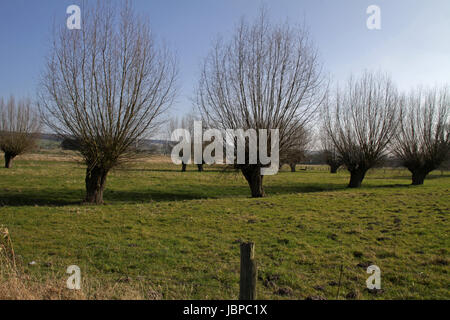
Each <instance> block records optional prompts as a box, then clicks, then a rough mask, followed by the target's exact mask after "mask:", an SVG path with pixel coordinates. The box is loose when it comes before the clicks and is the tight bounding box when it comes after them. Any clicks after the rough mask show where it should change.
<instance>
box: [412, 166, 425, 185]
mask: <svg viewBox="0 0 450 320" xmlns="http://www.w3.org/2000/svg"><path fill="white" fill-rule="evenodd" d="M410 171H411V173H412V185H413V186H420V185H422V184H423V181H424V180H425V177H426V176H427V175H428V172H426V171H425V170H420V169H418V170H410Z"/></svg>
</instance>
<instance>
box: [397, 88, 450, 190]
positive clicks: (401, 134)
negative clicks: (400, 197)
mask: <svg viewBox="0 0 450 320" xmlns="http://www.w3.org/2000/svg"><path fill="white" fill-rule="evenodd" d="M402 101H403V103H404V105H403V108H402V113H401V117H400V128H399V131H398V134H397V135H396V138H395V139H394V143H393V148H392V151H393V153H394V154H395V155H396V156H397V158H398V159H399V160H400V161H401V162H402V164H403V165H404V166H405V167H406V168H407V169H408V170H409V171H411V173H412V184H413V185H422V184H423V181H424V180H425V178H426V176H427V175H428V174H429V173H430V172H431V171H433V170H435V169H438V168H439V167H440V166H441V165H442V163H444V161H445V160H446V159H448V155H449V150H450V148H449V147H450V124H449V110H450V93H449V91H448V89H447V88H444V89H441V90H440V91H439V90H437V89H432V90H427V91H423V90H420V89H419V90H417V91H415V92H414V91H413V92H411V93H410V94H409V95H408V96H407V97H405V98H404V99H403V100H402Z"/></svg>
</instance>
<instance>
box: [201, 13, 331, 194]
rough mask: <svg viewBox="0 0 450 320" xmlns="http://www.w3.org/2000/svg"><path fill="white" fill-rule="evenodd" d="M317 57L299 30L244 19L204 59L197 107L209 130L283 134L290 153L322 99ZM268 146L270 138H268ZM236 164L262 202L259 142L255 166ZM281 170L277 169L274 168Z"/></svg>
mask: <svg viewBox="0 0 450 320" xmlns="http://www.w3.org/2000/svg"><path fill="white" fill-rule="evenodd" d="M324 84H325V83H324V78H323V76H322V70H321V65H320V63H319V61H318V56H317V52H316V50H315V48H314V46H313V44H312V42H311V40H310V39H309V37H308V33H307V32H306V31H305V30H303V29H301V28H293V27H291V26H289V25H288V24H282V25H273V24H271V23H270V22H269V21H268V18H267V15H266V12H265V11H264V10H261V14H260V16H259V18H258V19H257V20H256V21H255V22H254V23H253V24H249V23H247V22H246V21H245V19H242V21H241V22H240V23H239V24H238V25H237V27H236V29H235V32H234V36H233V37H232V38H231V39H230V40H229V41H221V40H218V41H217V42H216V43H215V45H214V46H213V48H212V50H211V52H210V54H209V56H208V57H207V58H206V59H205V62H204V66H203V69H202V74H201V78H200V81H199V86H198V91H197V105H198V107H199V109H200V113H201V114H202V117H203V121H205V122H206V123H207V126H208V127H209V128H217V129H221V130H226V129H232V130H239V129H242V130H244V131H246V130H250V129H254V130H259V129H267V130H268V132H269V133H270V131H269V130H271V129H278V130H279V152H280V154H279V156H280V158H282V157H283V155H284V154H285V153H286V152H287V151H288V150H290V147H291V146H292V143H293V141H292V139H291V138H292V137H294V136H295V135H296V131H297V130H298V128H302V127H305V126H306V125H307V124H308V123H309V122H310V121H312V119H313V117H314V115H315V113H316V111H317V109H318V106H319V105H320V103H321V100H322V99H323V98H324V96H325V95H324ZM268 140H269V143H268V145H271V143H272V141H271V135H270V134H268ZM245 150H246V153H247V155H246V162H245V163H244V164H242V163H241V164H237V163H236V164H235V166H234V167H235V168H239V169H240V170H241V172H242V173H243V175H244V177H245V179H246V180H247V182H248V184H249V186H250V189H251V193H252V197H263V196H264V188H263V176H262V175H261V168H262V167H263V166H264V164H263V163H262V161H261V158H260V151H261V150H260V149H259V142H258V143H257V159H256V163H251V162H250V161H249V154H248V153H249V148H248V143H247V144H246V149H245ZM276 165H277V166H278V164H276Z"/></svg>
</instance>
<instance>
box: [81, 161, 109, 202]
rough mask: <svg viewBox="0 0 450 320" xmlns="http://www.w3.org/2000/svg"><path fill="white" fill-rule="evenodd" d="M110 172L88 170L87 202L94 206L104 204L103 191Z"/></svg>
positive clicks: (97, 168) (96, 169)
mask: <svg viewBox="0 0 450 320" xmlns="http://www.w3.org/2000/svg"><path fill="white" fill-rule="evenodd" d="M107 175H108V171H107V170H105V169H103V168H100V167H94V168H92V169H89V168H88V169H87V170H86V199H85V202H87V203H93V204H102V203H103V191H104V190H105V185H106V177H107Z"/></svg>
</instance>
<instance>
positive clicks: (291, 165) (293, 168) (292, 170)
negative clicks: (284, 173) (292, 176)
mask: <svg viewBox="0 0 450 320" xmlns="http://www.w3.org/2000/svg"><path fill="white" fill-rule="evenodd" d="M289 166H290V167H291V172H295V166H296V164H295V163H290V164H289Z"/></svg>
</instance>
